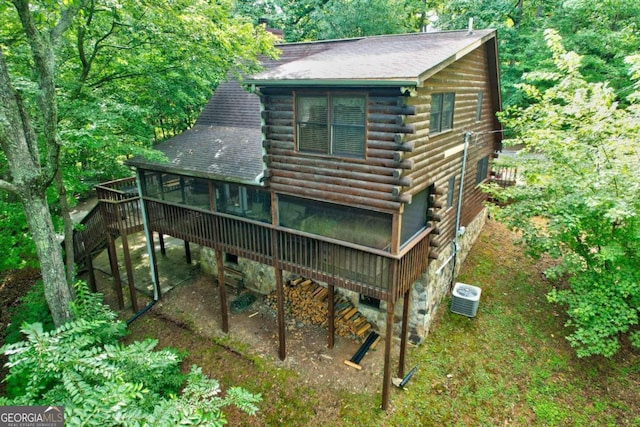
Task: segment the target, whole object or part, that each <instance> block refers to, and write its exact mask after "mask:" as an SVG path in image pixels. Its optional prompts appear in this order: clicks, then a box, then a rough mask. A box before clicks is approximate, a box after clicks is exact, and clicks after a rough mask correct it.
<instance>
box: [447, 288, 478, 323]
mask: <svg viewBox="0 0 640 427" xmlns="http://www.w3.org/2000/svg"><path fill="white" fill-rule="evenodd" d="M481 293H482V289H480V288H478V287H477V286H471V285H467V284H465V283H460V282H458V283H456V285H455V286H454V287H453V292H452V293H451V311H452V312H453V313H457V314H462V315H463V316H467V317H476V312H477V311H478V304H479V303H480V294H481Z"/></svg>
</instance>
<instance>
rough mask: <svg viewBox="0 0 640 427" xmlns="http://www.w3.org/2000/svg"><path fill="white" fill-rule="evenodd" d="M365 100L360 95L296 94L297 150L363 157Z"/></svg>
mask: <svg viewBox="0 0 640 427" xmlns="http://www.w3.org/2000/svg"><path fill="white" fill-rule="evenodd" d="M365 139H366V98H365V97H364V96H361V95H341V94H340V95H338V94H328V95H298V96H297V97H296V140H297V146H298V151H300V152H303V153H315V154H327V155H334V156H340V157H356V158H364V157H365Z"/></svg>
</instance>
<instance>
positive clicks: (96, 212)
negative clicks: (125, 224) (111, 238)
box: [73, 206, 106, 262]
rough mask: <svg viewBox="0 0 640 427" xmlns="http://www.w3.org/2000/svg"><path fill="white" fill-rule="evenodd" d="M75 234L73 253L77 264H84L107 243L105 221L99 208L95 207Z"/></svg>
mask: <svg viewBox="0 0 640 427" xmlns="http://www.w3.org/2000/svg"><path fill="white" fill-rule="evenodd" d="M80 225H81V227H79V228H78V229H77V230H74V232H73V251H74V257H75V259H76V262H84V261H85V257H86V256H87V255H89V256H90V254H91V252H93V251H94V250H95V249H97V248H99V247H101V246H103V245H104V244H105V243H106V236H105V234H104V229H105V225H104V221H103V216H102V215H101V213H100V208H99V206H95V207H94V208H93V209H92V210H91V211H89V213H88V214H87V216H85V217H84V218H83V219H82V221H80Z"/></svg>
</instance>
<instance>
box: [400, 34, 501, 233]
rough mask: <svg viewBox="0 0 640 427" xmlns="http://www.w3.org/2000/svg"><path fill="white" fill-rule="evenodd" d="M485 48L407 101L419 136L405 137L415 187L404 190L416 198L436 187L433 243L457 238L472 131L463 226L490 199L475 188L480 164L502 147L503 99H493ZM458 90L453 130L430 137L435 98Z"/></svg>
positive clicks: (433, 79) (408, 173)
mask: <svg viewBox="0 0 640 427" xmlns="http://www.w3.org/2000/svg"><path fill="white" fill-rule="evenodd" d="M487 46H488V44H487V45H485V46H482V47H480V48H478V49H476V50H474V51H473V52H471V53H469V54H467V55H466V56H464V57H463V58H461V59H460V60H458V61H456V62H455V63H453V64H451V65H450V66H449V67H447V68H445V69H444V70H442V71H440V72H438V73H436V74H435V75H434V76H432V77H431V78H429V79H428V80H426V81H425V82H424V84H423V85H422V87H419V88H418V90H417V93H416V95H415V96H413V97H409V98H406V102H407V104H408V105H409V106H413V107H414V108H415V110H416V114H415V115H413V116H408V117H407V120H406V124H407V125H409V126H413V127H414V129H415V133H413V134H411V135H404V137H405V140H404V143H405V144H410V145H413V146H414V150H413V151H411V152H408V153H405V159H406V160H408V161H412V162H413V168H412V169H411V170H408V171H403V172H404V173H403V175H402V176H403V177H406V178H408V179H409V180H410V181H411V182H412V183H413V185H412V186H411V187H410V188H409V189H407V190H406V191H407V192H408V193H409V194H411V195H413V194H416V193H418V192H420V191H422V190H424V189H425V188H427V187H429V186H431V185H432V184H435V189H436V192H437V194H434V198H435V200H436V201H437V205H441V206H442V207H441V208H437V207H436V208H434V209H433V211H434V213H435V215H434V217H435V218H434V219H435V220H436V221H437V223H436V222H435V221H434V225H435V226H436V227H437V229H438V231H439V235H438V236H437V238H435V237H434V239H433V244H434V245H438V244H441V245H442V244H444V243H445V242H447V241H450V240H451V239H452V238H453V236H454V228H455V216H456V204H457V199H458V190H459V186H460V176H461V170H462V157H463V153H464V135H465V133H466V132H473V134H472V136H471V139H470V144H469V148H468V154H467V163H466V172H465V182H464V186H463V187H464V190H463V194H464V197H463V208H462V212H461V225H463V226H464V225H467V224H468V223H469V222H470V221H471V220H473V218H475V216H476V215H477V214H478V213H479V212H480V211H481V209H482V206H483V202H484V201H485V200H486V196H485V195H484V194H483V193H482V191H480V189H479V188H478V186H477V184H476V176H477V163H478V161H479V160H480V159H482V158H484V157H487V156H489V157H491V156H493V153H494V152H495V150H496V149H497V147H498V145H497V144H498V142H499V139H500V138H499V134H496V133H495V132H494V130H495V126H496V124H495V117H494V114H493V112H494V111H495V110H494V108H495V106H496V105H499V100H496V99H493V98H495V96H494V95H493V94H494V93H495V92H496V91H495V88H492V86H491V85H492V83H491V82H490V80H489V78H488V76H489V75H490V63H491V61H495V57H492V53H491V48H490V47H487ZM481 91H482V92H483V98H482V110H481V119H480V120H479V121H476V111H477V100H478V92H481ZM443 92H454V93H455V107H454V115H453V129H451V130H448V131H444V132H441V133H437V134H429V115H430V110H431V94H432V93H443ZM452 176H455V178H456V181H455V193H454V203H453V206H452V207H450V208H447V207H446V200H447V187H448V180H449V178H450V177H452Z"/></svg>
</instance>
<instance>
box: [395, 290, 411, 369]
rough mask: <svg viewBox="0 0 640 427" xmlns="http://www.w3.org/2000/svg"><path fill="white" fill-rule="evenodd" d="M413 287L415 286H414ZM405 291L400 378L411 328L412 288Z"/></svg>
mask: <svg viewBox="0 0 640 427" xmlns="http://www.w3.org/2000/svg"><path fill="white" fill-rule="evenodd" d="M412 287H413V286H412ZM412 287H410V288H409V289H407V292H405V293H404V301H403V304H402V332H401V333H400V334H401V335H400V358H399V360H398V378H403V377H404V365H405V354H406V352H407V333H408V329H409V304H410V302H411V301H410V300H411V289H412Z"/></svg>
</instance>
